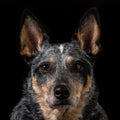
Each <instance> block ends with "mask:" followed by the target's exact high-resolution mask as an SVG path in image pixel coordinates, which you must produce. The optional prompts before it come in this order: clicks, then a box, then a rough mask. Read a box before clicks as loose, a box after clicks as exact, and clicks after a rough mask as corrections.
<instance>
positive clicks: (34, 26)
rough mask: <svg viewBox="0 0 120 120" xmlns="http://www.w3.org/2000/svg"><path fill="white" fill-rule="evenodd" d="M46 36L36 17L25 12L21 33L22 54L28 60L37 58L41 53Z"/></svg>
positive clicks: (27, 11)
mask: <svg viewBox="0 0 120 120" xmlns="http://www.w3.org/2000/svg"><path fill="white" fill-rule="evenodd" d="M46 36H47V35H46V33H45V32H44V31H43V29H42V28H41V26H40V25H39V22H38V20H37V19H36V17H35V16H33V14H32V13H31V12H30V11H29V10H24V12H23V15H22V22H21V32H20V39H21V54H22V55H23V56H25V57H27V58H30V57H33V56H35V55H36V54H37V53H38V52H40V51H41V46H42V43H43V41H44V40H45V39H46Z"/></svg>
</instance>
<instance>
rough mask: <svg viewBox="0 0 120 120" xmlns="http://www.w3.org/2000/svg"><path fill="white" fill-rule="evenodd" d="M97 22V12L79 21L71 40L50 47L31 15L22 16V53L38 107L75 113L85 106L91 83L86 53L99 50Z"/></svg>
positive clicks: (94, 53) (89, 65)
mask: <svg viewBox="0 0 120 120" xmlns="http://www.w3.org/2000/svg"><path fill="white" fill-rule="evenodd" d="M99 35H100V29H99V19H98V15H97V11H96V9H91V10H89V11H88V12H87V13H86V14H85V15H84V16H83V18H82V19H81V21H80V24H79V25H78V26H77V28H76V30H75V33H74V34H73V37H72V38H71V41H69V42H67V43H62V44H60V43H58V44H50V43H49V37H48V36H47V34H46V32H45V31H44V30H43V29H42V27H41V26H40V25H39V22H38V20H37V19H36V18H35V17H33V15H31V14H26V13H25V14H24V17H23V24H22V27H21V36H20V38H21V54H22V55H23V56H25V57H27V58H30V59H32V60H31V78H32V79H31V84H32V89H33V91H34V96H35V98H36V100H37V101H38V103H39V104H40V106H41V108H43V109H44V108H56V109H63V108H64V109H69V108H72V109H74V108H75V110H76V111H77V108H78V109H82V108H83V107H84V106H85V103H86V102H87V100H88V96H90V94H91V89H94V83H93V71H92V69H93V64H91V61H90V60H91V58H90V56H89V54H92V55H96V54H97V53H98V52H99V50H100V44H99V41H98V39H99Z"/></svg>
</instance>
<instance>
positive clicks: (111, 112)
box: [0, 0, 120, 120]
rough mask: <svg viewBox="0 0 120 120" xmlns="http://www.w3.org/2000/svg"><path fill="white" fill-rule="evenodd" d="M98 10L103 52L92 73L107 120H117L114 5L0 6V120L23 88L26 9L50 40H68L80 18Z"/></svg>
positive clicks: (116, 13) (116, 5) (6, 116)
mask: <svg viewBox="0 0 120 120" xmlns="http://www.w3.org/2000/svg"><path fill="white" fill-rule="evenodd" d="M91 7H97V9H98V12H99V15H100V21H101V44H102V52H100V53H99V55H98V58H97V61H96V64H95V67H94V71H95V79H96V82H97V86H98V87H99V89H100V96H99V102H100V104H101V105H102V106H103V107H104V109H105V110H106V112H107V114H108V116H109V119H110V120H115V119H116V118H117V107H118V97H119V91H118V88H119V76H120V75H119V71H120V70H119V62H120V61H119V60H118V58H119V56H120V53H119V50H118V49H119V39H120V37H119V36H120V33H119V31H120V30H119V29H120V26H119V22H120V19H119V17H120V13H119V9H120V7H119V3H118V2H115V1H113V2H112V1H111V2H110V1H108V2H107V1H106V2H103V1H97V0H96V1H91V2H90V1H89V2H87V1H84V2H83V1H79V2H78V1H76V2H75V1H74V2H72V1H71V2H69V1H68V2H67V3H64V2H59V1H56V2H51V1H49V2H48V1H40V2H35V1H33V2H31V3H30V2H26V3H25V2H23V3H22V2H2V1H1V2H0V64H1V65H0V70H1V71H0V93H1V94H0V117H2V118H0V119H4V120H6V119H9V115H10V112H11V110H12V108H13V107H14V106H15V105H16V104H17V103H18V101H19V100H20V98H21V97H22V84H23V81H24V80H25V77H26V74H27V66H26V64H25V62H24V60H23V58H22V56H21V55H20V53H19V49H20V39H19V32H20V29H19V28H20V19H21V15H22V12H23V10H24V9H25V8H28V9H30V10H31V11H32V12H33V13H34V14H35V15H36V16H37V17H38V18H40V19H41V21H42V22H43V23H44V24H45V25H46V28H47V29H48V33H49V34H52V35H53V37H52V40H54V38H56V40H58V41H64V40H66V39H68V38H69V37H70V36H71V35H72V34H73V32H74V30H75V27H76V25H77V23H78V22H79V20H80V18H81V17H82V15H83V14H84V13H85V12H86V11H87V10H88V9H89V8H91Z"/></svg>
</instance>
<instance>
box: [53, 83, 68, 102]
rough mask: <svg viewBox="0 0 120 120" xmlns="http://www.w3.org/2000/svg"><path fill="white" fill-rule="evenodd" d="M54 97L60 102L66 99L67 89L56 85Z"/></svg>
mask: <svg viewBox="0 0 120 120" xmlns="http://www.w3.org/2000/svg"><path fill="white" fill-rule="evenodd" d="M54 95H55V97H56V98H57V99H60V100H63V99H67V98H68V97H69V95H70V93H69V89H68V87H67V86H65V85H58V86H56V87H55V89H54Z"/></svg>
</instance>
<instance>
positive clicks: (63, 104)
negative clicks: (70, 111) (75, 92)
mask: <svg viewBox="0 0 120 120" xmlns="http://www.w3.org/2000/svg"><path fill="white" fill-rule="evenodd" d="M49 105H50V104H49ZM71 105H72V104H71V103H70V101H69V100H56V101H55V102H54V103H53V104H51V105H50V107H51V108H57V107H67V106H71Z"/></svg>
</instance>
